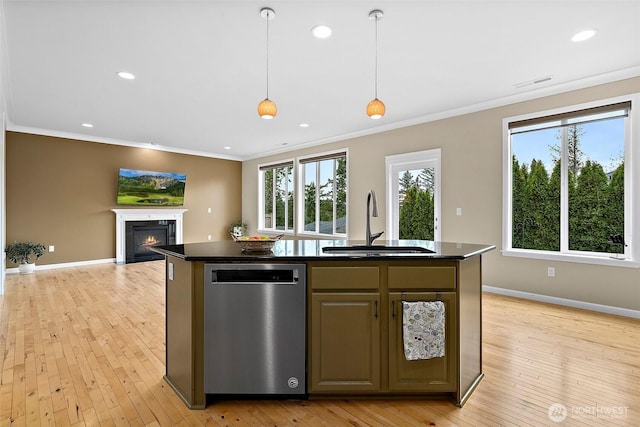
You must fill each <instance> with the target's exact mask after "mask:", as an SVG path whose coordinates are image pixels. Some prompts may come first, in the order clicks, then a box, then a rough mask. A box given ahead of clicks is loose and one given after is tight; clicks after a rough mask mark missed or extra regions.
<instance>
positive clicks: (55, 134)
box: [7, 120, 242, 161]
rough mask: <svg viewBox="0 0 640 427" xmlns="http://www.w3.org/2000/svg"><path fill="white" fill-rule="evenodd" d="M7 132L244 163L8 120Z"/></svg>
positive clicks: (154, 145)
mask: <svg viewBox="0 0 640 427" xmlns="http://www.w3.org/2000/svg"><path fill="white" fill-rule="evenodd" d="M7 130H8V131H11V132H20V133H30V134H34V135H43V136H52V137H55V138H66V139H76V140H79V141H87V142H97V143H100V144H111V145H120V146H123V147H135V148H146V149H149V150H158V151H166V152H169V153H177V154H188V155H191V156H198V157H210V158H215V159H223V160H236V161H242V158H241V157H237V156H229V155H227V154H218V153H207V152H204V151H196V150H185V149H182V148H176V147H165V146H162V145H156V144H151V143H148V142H136V141H126V140H123V139H116V138H103V137H100V136H94V135H86V134H82V133H73V132H61V131H55V130H48V129H41V128H34V127H29V126H20V125H16V124H14V123H12V122H11V121H10V120H7Z"/></svg>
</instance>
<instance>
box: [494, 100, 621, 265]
mask: <svg viewBox="0 0 640 427" xmlns="http://www.w3.org/2000/svg"><path fill="white" fill-rule="evenodd" d="M630 110H631V102H630V101H624V102H616V103H611V104H602V105H598V106H591V107H589V108H584V109H576V110H573V111H566V112H561V113H557V114H552V115H541V116H540V117H533V118H526V119H520V120H518V119H517V118H516V119H515V120H509V119H505V127H506V134H507V137H506V142H507V144H506V145H507V146H506V147H505V148H506V150H507V151H506V154H507V155H508V157H506V156H505V158H510V160H511V162H510V165H508V166H507V165H505V171H507V172H508V173H507V174H506V175H505V179H506V180H508V181H507V185H506V186H505V188H506V189H508V193H507V194H506V195H505V196H506V201H507V203H506V206H507V211H506V212H505V213H506V214H507V215H508V217H507V219H508V221H507V223H506V227H505V233H506V234H505V237H506V239H505V245H504V246H505V249H506V250H507V251H521V252H529V253H532V252H539V253H559V254H569V255H578V256H590V257H607V258H611V257H612V255H616V257H619V258H622V259H624V258H629V257H630V256H631V253H632V251H631V246H630V243H631V242H629V240H630V239H629V238H625V242H626V243H628V246H621V245H615V244H612V236H614V235H620V236H623V237H624V236H629V235H630V232H629V228H630V227H629V225H630V224H632V223H633V221H632V219H633V212H632V206H631V203H630V200H631V197H630V194H631V191H630V188H626V186H627V185H628V183H627V184H625V182H626V181H625V178H624V176H625V168H626V167H628V163H627V162H625V158H626V157H628V156H629V152H628V150H629V147H630V146H631V144H630V138H631V135H630V131H629V130H630V128H631V127H630V123H629V122H630Z"/></svg>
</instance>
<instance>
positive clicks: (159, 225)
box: [125, 220, 176, 263]
mask: <svg viewBox="0 0 640 427" xmlns="http://www.w3.org/2000/svg"><path fill="white" fill-rule="evenodd" d="M175 239H176V225H175V221H173V220H161V221H128V222H127V224H126V231H125V245H126V247H125V252H126V253H125V255H126V257H125V259H126V262H127V263H131V262H142V261H153V260H157V259H163V258H164V256H163V255H161V254H158V253H156V252H153V251H152V250H151V248H152V247H153V246H165V245H172V244H175Z"/></svg>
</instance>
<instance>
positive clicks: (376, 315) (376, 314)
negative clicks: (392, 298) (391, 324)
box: [375, 301, 378, 319]
mask: <svg viewBox="0 0 640 427" xmlns="http://www.w3.org/2000/svg"><path fill="white" fill-rule="evenodd" d="M375 317H376V319H377V318H378V301H376V313H375Z"/></svg>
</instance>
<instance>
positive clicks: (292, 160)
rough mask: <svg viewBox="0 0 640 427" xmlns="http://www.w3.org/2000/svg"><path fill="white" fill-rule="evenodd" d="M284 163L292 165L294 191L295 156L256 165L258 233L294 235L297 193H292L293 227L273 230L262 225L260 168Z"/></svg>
mask: <svg viewBox="0 0 640 427" xmlns="http://www.w3.org/2000/svg"><path fill="white" fill-rule="evenodd" d="M284 163H291V164H292V166H293V189H294V192H295V191H296V189H297V184H296V180H297V176H296V159H295V158H289V159H282V160H279V161H277V162H270V163H262V164H259V165H258V227H257V229H258V230H257V231H258V232H259V233H277V234H284V235H288V236H293V235H295V227H296V217H295V212H296V204H297V197H298V196H297V194H294V197H293V212H294V218H293V229H292V230H275V229H272V228H265V226H264V216H265V214H264V186H263V184H264V182H263V181H264V180H263V179H262V176H263V173H262V169H263V168H271V167H272V166H273V167H276V166H278V165H282V164H284ZM286 218H287V212H285V219H286Z"/></svg>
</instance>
